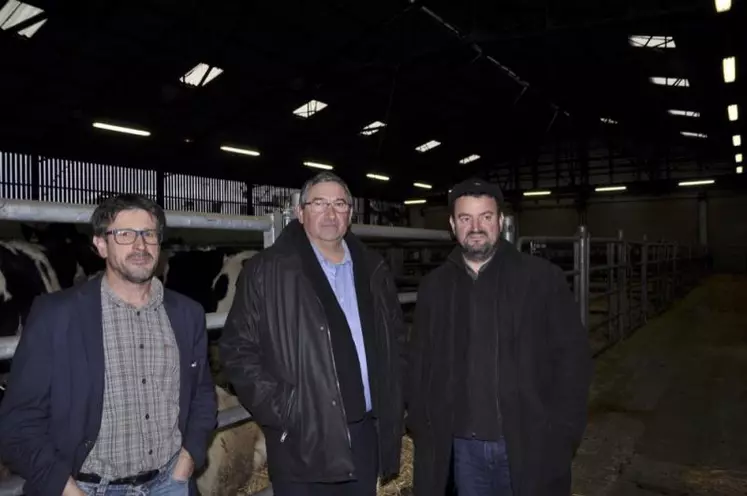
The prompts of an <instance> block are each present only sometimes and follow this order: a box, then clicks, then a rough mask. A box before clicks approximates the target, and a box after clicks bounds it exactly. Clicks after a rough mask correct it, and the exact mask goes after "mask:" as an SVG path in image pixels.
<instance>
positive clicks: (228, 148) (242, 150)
mask: <svg viewBox="0 0 747 496" xmlns="http://www.w3.org/2000/svg"><path fill="white" fill-rule="evenodd" d="M220 149H221V150H223V151H224V152H230V153H238V154H241V155H251V156H252V157H259V152H257V151H254V150H248V149H246V148H236V147H233V146H225V145H224V146H221V147H220Z"/></svg>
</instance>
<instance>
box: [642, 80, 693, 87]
mask: <svg viewBox="0 0 747 496" xmlns="http://www.w3.org/2000/svg"><path fill="white" fill-rule="evenodd" d="M651 82H652V83H654V84H658V85H660V86H671V87H673V88H687V87H689V86H690V81H688V80H687V79H685V78H670V77H652V78H651Z"/></svg>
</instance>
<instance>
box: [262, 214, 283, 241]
mask: <svg viewBox="0 0 747 496" xmlns="http://www.w3.org/2000/svg"><path fill="white" fill-rule="evenodd" d="M270 219H271V223H270V229H268V230H266V231H265V232H264V247H265V248H268V247H270V246H272V245H273V244H274V243H275V240H276V239H277V238H278V236H279V235H280V231H282V230H283V227H284V225H283V222H284V221H285V215H283V213H282V212H273V213H271V214H270Z"/></svg>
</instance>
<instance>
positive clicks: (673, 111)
mask: <svg viewBox="0 0 747 496" xmlns="http://www.w3.org/2000/svg"><path fill="white" fill-rule="evenodd" d="M667 112H669V113H670V114H672V115H677V116H680V117H700V112H694V111H692V110H676V109H669V110H667Z"/></svg>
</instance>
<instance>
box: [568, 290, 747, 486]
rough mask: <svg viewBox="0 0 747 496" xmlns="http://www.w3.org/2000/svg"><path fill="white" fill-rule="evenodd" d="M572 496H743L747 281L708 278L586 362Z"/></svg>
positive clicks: (746, 426) (746, 422) (746, 436)
mask: <svg viewBox="0 0 747 496" xmlns="http://www.w3.org/2000/svg"><path fill="white" fill-rule="evenodd" d="M589 414H590V416H589V426H588V428H587V432H586V436H585V439H584V442H583V443H582V445H581V447H580V448H579V451H578V454H577V457H576V460H575V463H574V491H573V492H574V495H577V496H651V495H723V496H730V495H745V494H747V277H736V276H713V277H711V278H709V279H707V280H706V281H704V283H703V284H702V285H701V286H699V287H698V288H696V289H695V290H693V291H692V292H691V293H690V294H689V295H688V296H687V297H686V298H684V299H683V300H681V301H679V302H678V303H676V304H675V305H674V306H673V307H672V308H671V309H670V310H669V311H667V312H666V313H664V314H662V315H660V316H658V317H656V318H653V319H651V320H650V321H649V323H648V324H647V325H646V326H644V327H642V328H640V329H638V331H637V332H636V333H635V334H634V335H633V336H632V337H630V338H629V339H628V340H627V341H625V342H623V343H620V344H619V345H618V346H615V347H614V348H612V349H610V350H609V351H607V352H606V353H605V354H603V355H602V356H600V357H598V359H597V360H596V373H595V379H594V384H593V386H592V393H591V401H590V410H589Z"/></svg>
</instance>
